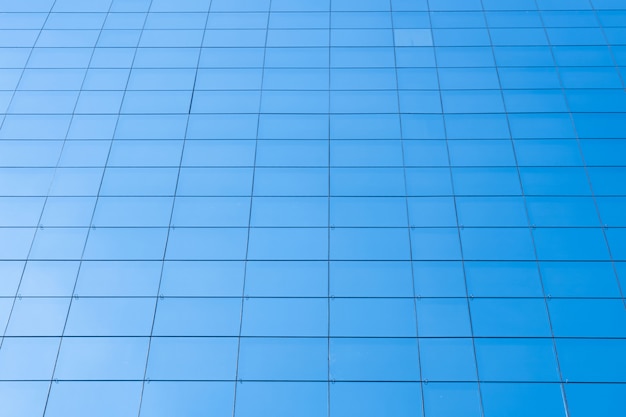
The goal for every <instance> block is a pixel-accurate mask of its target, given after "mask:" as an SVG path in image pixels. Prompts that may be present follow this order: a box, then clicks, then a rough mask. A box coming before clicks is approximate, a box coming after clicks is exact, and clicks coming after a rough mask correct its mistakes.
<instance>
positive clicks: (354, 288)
mask: <svg viewBox="0 0 626 417" xmlns="http://www.w3.org/2000/svg"><path fill="white" fill-rule="evenodd" d="M329 270H330V294H331V296H336V297H412V296H413V277H412V273H411V272H412V271H411V264H410V263H409V262H395V261H331V262H330V267H329Z"/></svg>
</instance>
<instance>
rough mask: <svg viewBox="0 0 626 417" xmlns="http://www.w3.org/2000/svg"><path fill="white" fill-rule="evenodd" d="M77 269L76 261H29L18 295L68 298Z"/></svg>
mask: <svg viewBox="0 0 626 417" xmlns="http://www.w3.org/2000/svg"><path fill="white" fill-rule="evenodd" d="M14 265H15V266H17V264H14ZM78 267H79V262H78V261H29V262H28V263H27V264H26V268H25V269H24V274H23V276H22V281H21V283H20V294H21V295H23V296H60V297H63V296H65V297H69V296H71V295H72V292H73V291H74V284H75V283H76V275H77V274H78ZM8 275H9V277H10V274H8ZM9 280H10V278H9ZM11 295H14V294H11Z"/></svg>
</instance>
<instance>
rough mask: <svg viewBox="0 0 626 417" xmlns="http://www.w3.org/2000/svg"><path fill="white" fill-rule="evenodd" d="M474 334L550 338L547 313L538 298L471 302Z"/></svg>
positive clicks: (542, 301)
mask: <svg viewBox="0 0 626 417" xmlns="http://www.w3.org/2000/svg"><path fill="white" fill-rule="evenodd" d="M469 305H470V309H471V311H472V325H473V329H474V335H476V336H483V337H512V336H516V337H520V336H525V337H550V336H551V330H550V324H549V322H548V312H547V307H546V305H545V302H544V300H542V299H523V298H520V299H505V298H493V299H487V298H484V299H478V298H476V299H473V300H471V301H470V303H469Z"/></svg>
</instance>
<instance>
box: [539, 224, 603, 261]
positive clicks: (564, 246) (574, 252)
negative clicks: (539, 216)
mask: <svg viewBox="0 0 626 417" xmlns="http://www.w3.org/2000/svg"><path fill="white" fill-rule="evenodd" d="M533 236H534V240H535V246H536V248H537V258H539V259H540V260H552V261H561V260H562V261H576V260H588V261H597V260H599V261H605V260H609V253H608V250H607V242H606V240H605V238H604V235H603V233H602V230H601V229H583V228H578V229H574V228H558V229H557V228H550V229H548V228H545V229H541V228H538V229H534V230H533ZM609 243H610V240H609Z"/></svg>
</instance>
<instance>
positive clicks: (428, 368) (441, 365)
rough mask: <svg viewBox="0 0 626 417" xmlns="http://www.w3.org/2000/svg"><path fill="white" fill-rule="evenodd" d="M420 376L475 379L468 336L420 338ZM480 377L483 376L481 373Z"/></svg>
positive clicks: (472, 347) (435, 378)
mask: <svg viewBox="0 0 626 417" xmlns="http://www.w3.org/2000/svg"><path fill="white" fill-rule="evenodd" d="M419 343H420V360H421V364H422V377H423V379H425V380H428V383H429V384H430V382H432V381H475V380H476V360H475V359H474V346H473V343H472V340H471V339H470V338H456V339H445V338H422V339H420V342H419ZM481 378H482V379H484V376H483V375H482V374H481Z"/></svg>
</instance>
